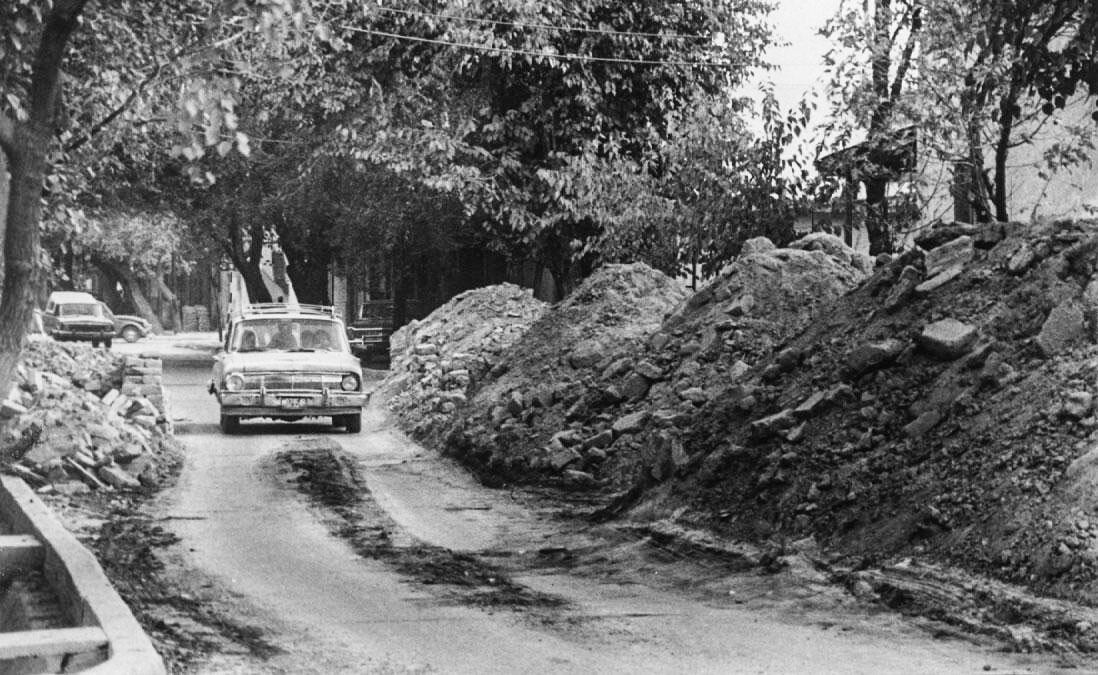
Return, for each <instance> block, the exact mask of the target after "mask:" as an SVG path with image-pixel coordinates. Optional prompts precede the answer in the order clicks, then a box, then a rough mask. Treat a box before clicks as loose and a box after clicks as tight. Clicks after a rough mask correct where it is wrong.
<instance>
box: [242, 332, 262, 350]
mask: <svg viewBox="0 0 1098 675" xmlns="http://www.w3.org/2000/svg"><path fill="white" fill-rule="evenodd" d="M257 349H259V341H258V340H257V339H256V337H255V331H253V330H245V331H244V332H243V333H242V334H241V335H240V351H242V352H254V351H256V350H257Z"/></svg>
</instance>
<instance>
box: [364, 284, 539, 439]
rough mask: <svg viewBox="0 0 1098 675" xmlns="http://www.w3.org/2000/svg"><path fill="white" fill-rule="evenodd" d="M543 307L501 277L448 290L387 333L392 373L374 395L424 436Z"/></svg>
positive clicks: (455, 406) (457, 404) (527, 292)
mask: <svg viewBox="0 0 1098 675" xmlns="http://www.w3.org/2000/svg"><path fill="white" fill-rule="evenodd" d="M546 307H547V305H546V304H545V303H544V302H542V301H540V300H537V299H535V298H534V296H533V293H532V292H531V291H530V290H528V289H522V288H520V287H518V286H516V285H514V284H507V283H505V284H498V285H495V286H486V287H484V288H478V289H474V290H470V291H465V292H464V293H461V294H460V295H457V296H455V297H454V298H453V299H451V300H450V301H449V302H447V303H446V304H444V305H443V306H441V307H439V308H438V309H436V310H435V311H434V312H432V313H431V314H430V316H428V317H426V318H425V319H423V320H422V321H412V322H411V323H409V324H408V325H406V326H404V327H402V328H401V329H400V330H398V331H396V332H395V333H394V334H393V336H392V337H391V338H390V342H389V344H390V354H391V357H390V358H391V363H392V373H391V375H390V376H389V377H388V378H387V379H386V380H385V382H383V383H382V387H381V395H382V396H384V397H385V399H386V400H387V401H388V405H389V408H390V410H392V411H393V412H394V413H396V415H397V417H398V419H399V420H400V422H401V424H402V425H403V426H404V427H405V428H407V429H408V430H409V431H411V432H412V433H413V434H415V435H416V436H417V437H420V438H426V437H429V436H430V435H431V433H432V432H433V431H435V430H437V429H439V428H440V427H442V426H443V425H444V424H445V423H446V422H447V421H448V420H449V419H450V418H451V416H452V415H453V414H454V412H455V411H456V410H457V409H458V407H460V406H462V405H464V404H465V403H466V401H467V395H468V393H469V392H470V391H471V390H472V389H473V388H475V386H476V385H477V384H478V383H479V382H480V381H481V380H483V378H485V377H486V376H487V375H488V373H490V372H491V371H492V369H493V368H495V367H496V365H497V364H498V363H499V360H500V355H501V354H502V353H503V352H504V351H505V350H507V348H508V347H510V346H511V345H512V344H514V343H515V342H516V341H517V340H519V339H520V338H521V337H522V336H523V335H524V334H525V333H526V331H527V330H529V328H530V326H531V325H532V324H533V323H534V322H535V321H536V320H537V319H539V318H540V317H541V316H542V314H544V313H545V309H546Z"/></svg>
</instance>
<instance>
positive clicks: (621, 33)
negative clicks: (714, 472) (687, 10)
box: [377, 7, 713, 40]
mask: <svg viewBox="0 0 1098 675" xmlns="http://www.w3.org/2000/svg"><path fill="white" fill-rule="evenodd" d="M377 9H378V11H381V12H388V13H391V14H403V15H405V16H418V17H430V18H433V19H443V20H446V21H463V22H465V23H477V24H480V25H482V26H509V27H511V28H537V29H541V30H555V31H570V32H575V33H593V34H597V35H613V36H616V37H645V38H662V39H665V40H712V39H713V37H712V36H709V35H690V34H686V33H646V32H643V31H632V30H606V29H605V28H591V27H589V26H558V25H555V24H551V23H528V22H524V21H498V20H495V19H481V18H477V17H472V16H459V15H456V14H438V13H435V12H424V11H419V10H414V9H398V8H396V7H378V8H377Z"/></svg>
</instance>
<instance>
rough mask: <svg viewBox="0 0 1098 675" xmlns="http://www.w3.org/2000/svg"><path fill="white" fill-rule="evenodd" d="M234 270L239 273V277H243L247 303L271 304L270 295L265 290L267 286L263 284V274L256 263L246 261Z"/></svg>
mask: <svg viewBox="0 0 1098 675" xmlns="http://www.w3.org/2000/svg"><path fill="white" fill-rule="evenodd" d="M236 268H237V270H239V271H240V276H242V277H244V285H245V286H247V288H248V301H249V302H271V294H270V292H269V291H268V290H267V284H265V283H263V272H262V271H261V270H260V269H259V263H258V262H252V261H247V262H246V263H244V264H238V265H237V266H236Z"/></svg>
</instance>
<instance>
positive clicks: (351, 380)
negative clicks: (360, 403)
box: [339, 373, 358, 391]
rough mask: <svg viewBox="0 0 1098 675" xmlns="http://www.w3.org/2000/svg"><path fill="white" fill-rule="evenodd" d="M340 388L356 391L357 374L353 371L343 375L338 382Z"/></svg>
mask: <svg viewBox="0 0 1098 675" xmlns="http://www.w3.org/2000/svg"><path fill="white" fill-rule="evenodd" d="M339 386H340V388H342V389H343V391H357V390H358V375H355V374H353V373H347V374H346V375H344V376H343V381H341V382H340V383H339Z"/></svg>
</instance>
